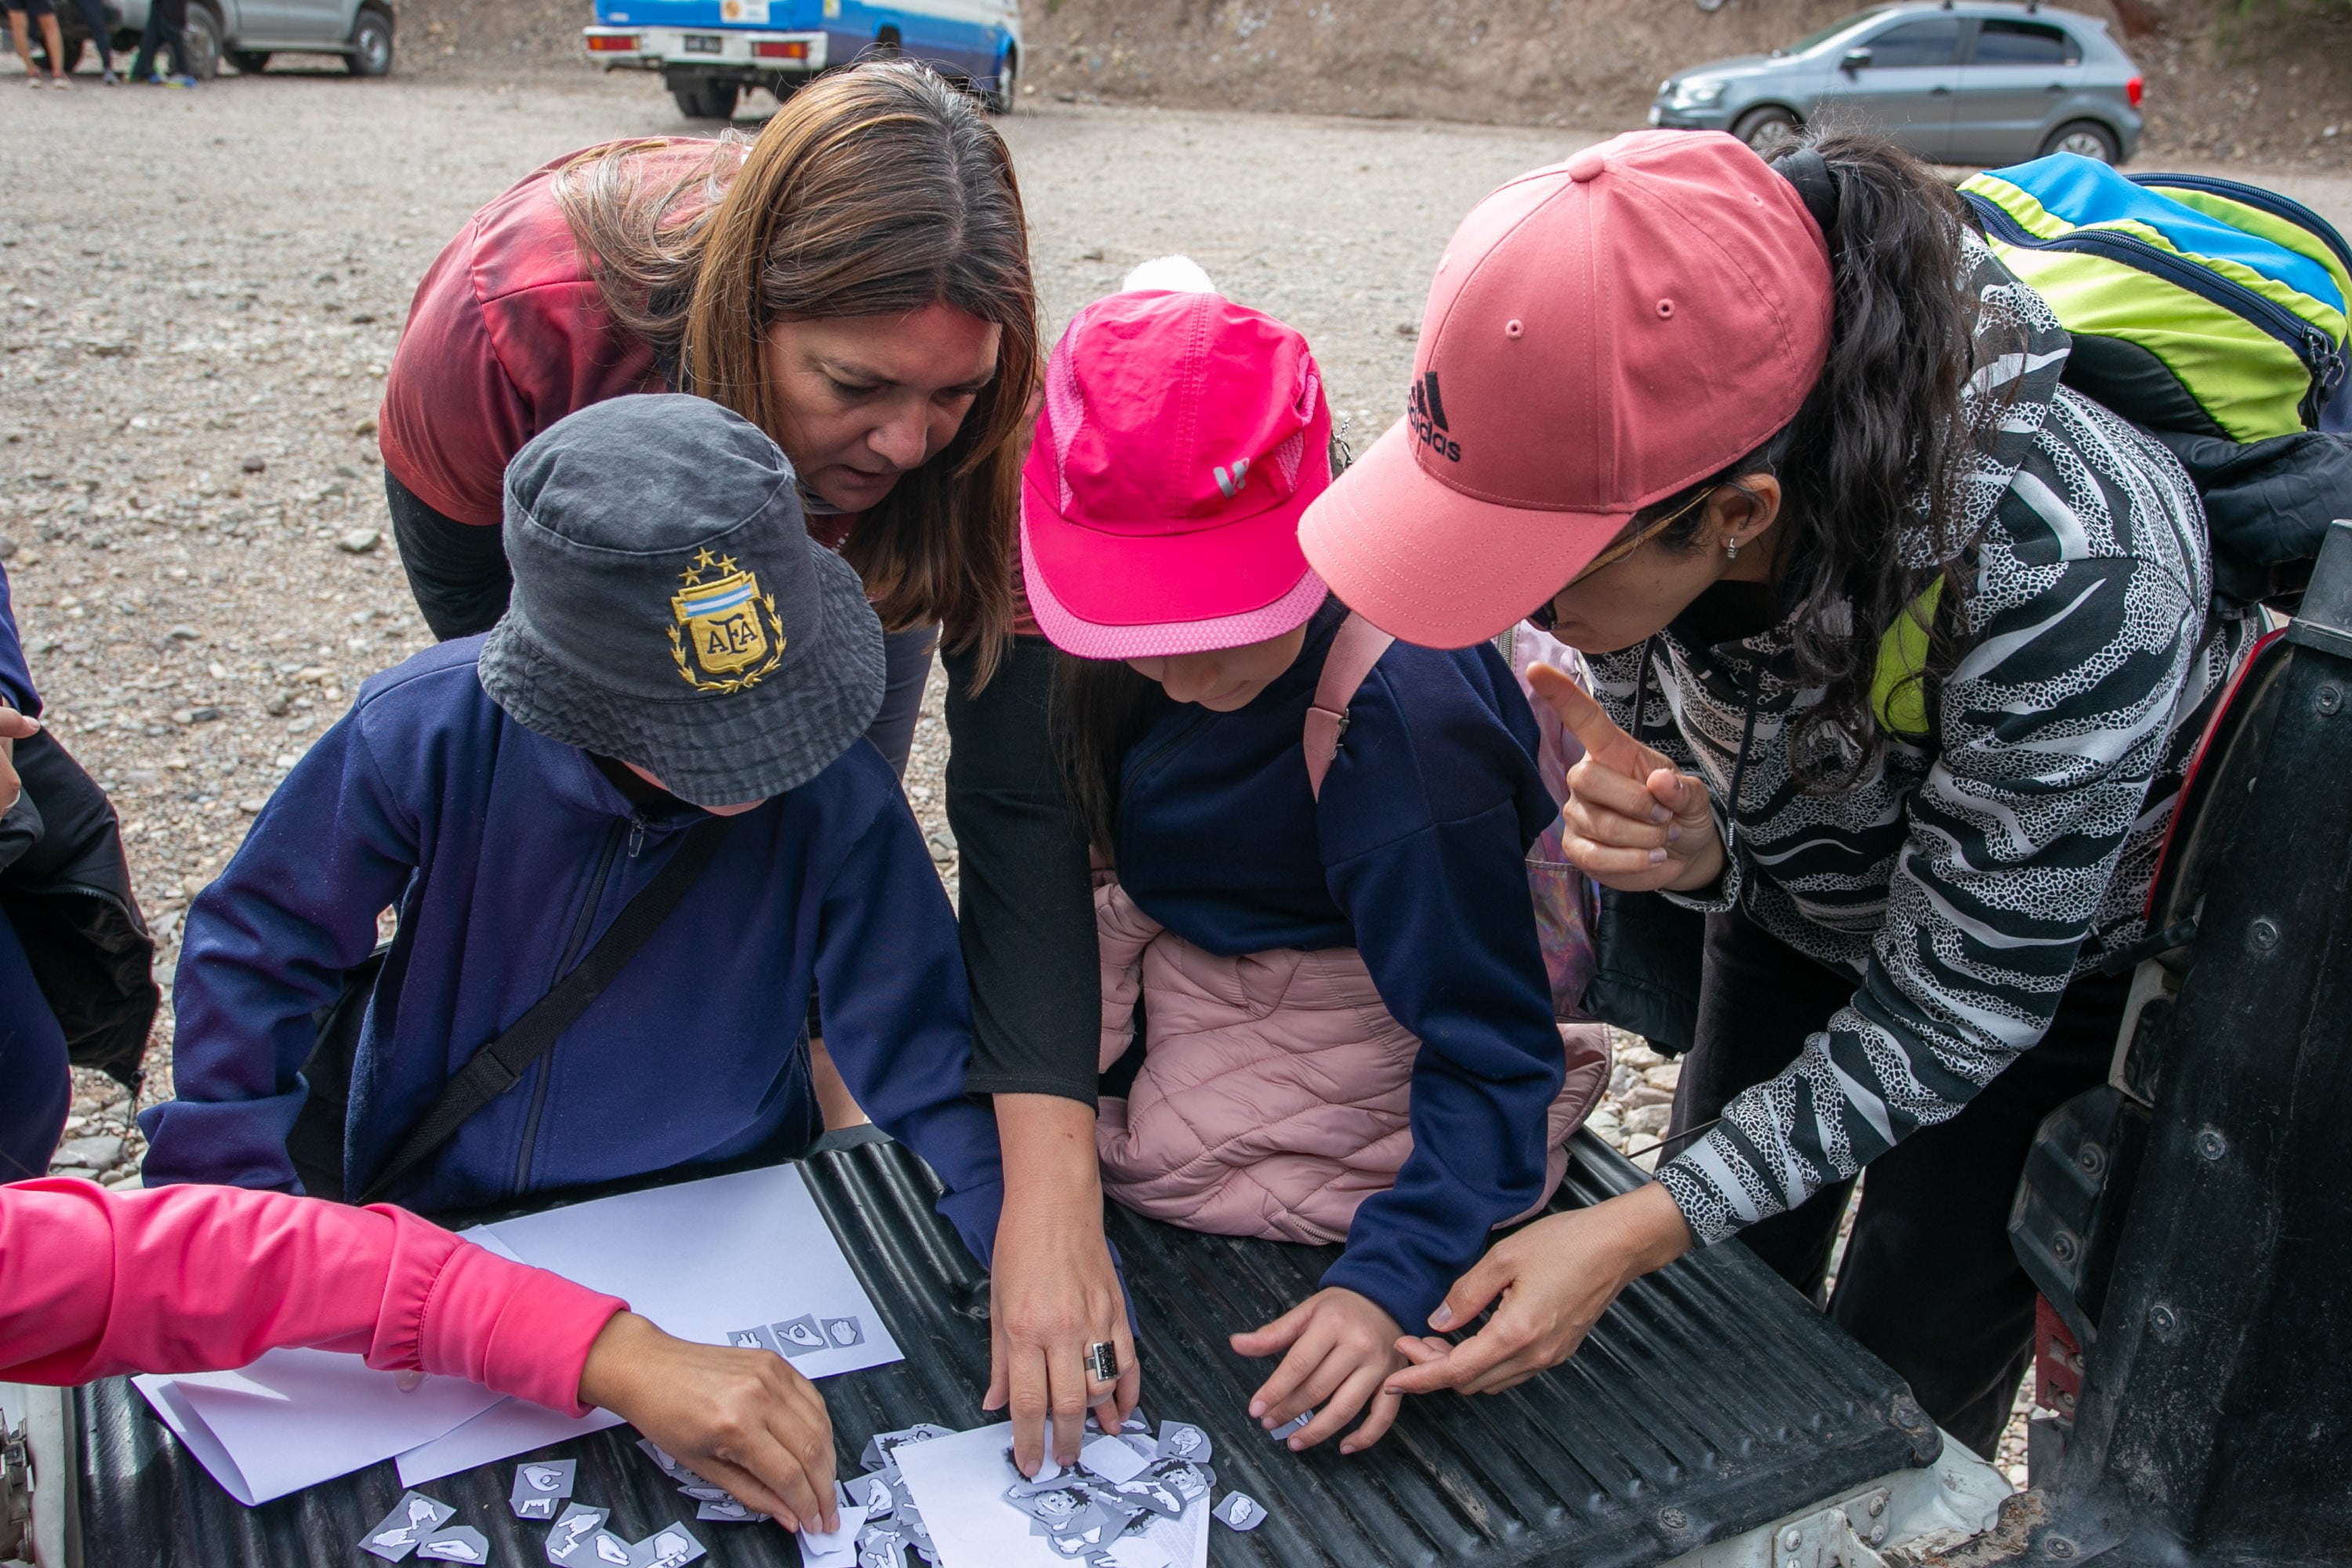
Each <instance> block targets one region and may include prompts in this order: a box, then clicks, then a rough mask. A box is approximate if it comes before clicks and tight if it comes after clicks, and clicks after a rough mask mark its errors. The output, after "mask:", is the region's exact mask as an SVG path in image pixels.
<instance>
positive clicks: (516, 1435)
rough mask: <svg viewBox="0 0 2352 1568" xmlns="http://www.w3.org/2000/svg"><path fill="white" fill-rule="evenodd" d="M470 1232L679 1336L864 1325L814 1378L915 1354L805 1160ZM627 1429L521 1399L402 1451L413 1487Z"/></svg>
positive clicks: (811, 1364) (404, 1479) (805, 1368)
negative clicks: (878, 1298)
mask: <svg viewBox="0 0 2352 1568" xmlns="http://www.w3.org/2000/svg"><path fill="white" fill-rule="evenodd" d="M466 1236H467V1238H468V1239H469V1240H473V1241H478V1242H479V1243H480V1244H481V1245H483V1246H484V1247H488V1248H489V1249H490V1250H492V1251H493V1252H497V1253H499V1254H501V1255H502V1256H504V1257H507V1258H513V1259H514V1260H515V1261H516V1262H518V1263H529V1264H532V1265H535V1266H536V1267H538V1268H546V1269H551V1270H552V1271H553V1272H555V1273H557V1274H561V1275H562V1276H563V1277H564V1278H566V1279H573V1280H576V1281H578V1282H579V1283H581V1284H583V1285H585V1286H587V1287H588V1288H589V1289H592V1290H603V1291H605V1292H607V1293H609V1294H611V1295H614V1296H618V1297H620V1298H622V1299H623V1300H625V1301H627V1302H628V1303H629V1306H630V1308H631V1310H635V1311H636V1312H637V1313H639V1314H640V1315H642V1316H644V1317H647V1318H650V1319H652V1320H653V1321H654V1322H655V1323H656V1325H657V1326H659V1327H660V1328H661V1329H662V1330H664V1331H666V1332H668V1333H672V1334H676V1335H677V1337H678V1338H679V1339H682V1340H695V1341H698V1342H701V1343H703V1344H714V1345H715V1344H725V1343H726V1342H727V1336H728V1335H729V1334H730V1333H731V1332H733V1331H737V1330H740V1329H748V1328H764V1327H767V1326H769V1325H771V1324H774V1323H781V1322H790V1321H796V1320H799V1319H803V1318H806V1319H810V1320H812V1321H814V1322H816V1323H817V1324H819V1325H822V1324H824V1322H825V1321H828V1320H831V1321H835V1322H839V1321H843V1320H845V1319H849V1318H855V1319H856V1320H857V1322H858V1326H859V1331H860V1332H861V1333H862V1334H863V1336H864V1342H863V1343H862V1344H857V1345H852V1346H847V1347H844V1348H834V1347H832V1346H831V1344H830V1342H828V1347H827V1348H826V1349H824V1350H816V1351H810V1352H806V1353H804V1354H802V1355H797V1356H794V1357H793V1358H792V1362H793V1365H794V1366H795V1367H798V1368H799V1369H800V1371H801V1373H803V1375H804V1376H807V1377H811V1378H819V1377H831V1376H833V1375H835V1373H845V1372H856V1371H857V1370H858V1369H859V1368H861V1367H868V1366H881V1365H884V1364H886V1363H890V1362H894V1361H898V1360H901V1359H903V1358H902V1356H901V1355H900V1353H899V1351H898V1344H897V1342H895V1341H893V1340H892V1339H891V1338H890V1331H889V1330H888V1329H887V1327H885V1326H884V1325H883V1322H882V1314H881V1313H879V1312H877V1311H876V1310H874V1303H873V1301H872V1300H869V1299H868V1298H867V1296H866V1290H865V1288H864V1287H863V1286H861V1285H859V1284H858V1283H857V1276H856V1274H855V1273H853V1272H852V1271H851V1269H850V1267H849V1260H848V1259H847V1258H845V1257H843V1256H842V1252H841V1244H840V1243H839V1242H838V1241H837V1240H835V1237H834V1234H833V1230H832V1228H831V1227H830V1226H827V1225H826V1224H825V1223H824V1215H821V1214H819V1213H817V1208H816V1201H815V1200H814V1198H812V1197H810V1196H809V1192H808V1184H807V1183H806V1182H805V1181H803V1179H802V1177H801V1173H800V1168H799V1167H798V1166H796V1165H785V1166H780V1167H774V1168H771V1169H768V1170H761V1171H743V1172H739V1173H736V1174H734V1175H729V1176H712V1177H709V1178H708V1179H707V1180H704V1181H699V1182H687V1183H682V1184H679V1185H677V1186H672V1187H657V1188H655V1189H653V1190H651V1191H647V1192H642V1193H627V1194H622V1195H621V1196H619V1197H612V1198H599V1199H597V1200H595V1201H594V1202H593V1203H584V1204H576V1205H572V1207H570V1208H562V1209H553V1210H551V1211H549V1212H548V1213H546V1214H541V1215H525V1216H524V1217H522V1218H520V1219H511V1220H507V1221H504V1222H503V1223H501V1224H499V1225H495V1226H482V1227H481V1228H479V1229H477V1230H469V1231H467V1232H466ZM618 1425H620V1417H619V1416H617V1415H611V1414H609V1413H608V1412H605V1411H602V1410H599V1411H594V1412H592V1413H591V1414H589V1415H584V1416H583V1417H581V1418H580V1419H579V1420H577V1421H574V1420H572V1419H571V1418H569V1417H567V1416H563V1415H557V1414H556V1413H555V1412H554V1411H552V1410H548V1409H544V1408H542V1407H541V1406H539V1405H530V1404H526V1403H524V1402H523V1401H521V1400H519V1399H510V1400H508V1401H506V1402H505V1403H504V1404H502V1405H498V1406H497V1407H495V1408H493V1409H491V1410H489V1411H487V1412H486V1413H484V1414H483V1415H478V1416H477V1417H475V1418H474V1419H473V1420H471V1421H469V1422H467V1424H466V1425H465V1426H460V1427H458V1428H457V1430H456V1431H454V1432H450V1433H447V1434H446V1435H442V1436H436V1438H435V1439H434V1440H433V1441H431V1442H429V1443H425V1444H423V1445H421V1446H419V1447H415V1448H412V1449H410V1450H409V1451H408V1452H407V1453H404V1454H403V1455H401V1456H400V1481H401V1484H402V1485H403V1486H410V1487H413V1486H421V1485H423V1484H424V1483H425V1482H426V1481H429V1480H435V1479H438V1478H440V1477H442V1476H447V1475H455V1474H456V1473H457V1472H458V1471H459V1470H470V1469H472V1468H474V1467H475V1466H477V1465H487V1464H491V1463H494V1462H495V1461H497V1460H499V1459H504V1458H510V1457H511V1456H513V1455H516V1454H527V1453H529V1452H530V1451H531V1450H532V1449H533V1448H543V1447H546V1446H547V1445H549V1444H551V1443H561V1442H562V1441H563V1440H564V1439H565V1438H567V1437H577V1436H585V1435H586V1434H588V1433H590V1432H601V1431H603V1430H604V1428H605V1427H607V1426H618Z"/></svg>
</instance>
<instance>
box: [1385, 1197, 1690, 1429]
mask: <svg viewBox="0 0 2352 1568" xmlns="http://www.w3.org/2000/svg"><path fill="white" fill-rule="evenodd" d="M1690 1246H1691V1233H1690V1226H1689V1225H1688V1224H1687V1223H1686V1222H1685V1220H1684V1219H1683V1214H1682V1210H1681V1209H1679V1208H1677V1207H1676V1206H1675V1200H1674V1198H1673V1196H1672V1194H1669V1193H1668V1192H1667V1191H1666V1189H1665V1188H1664V1187H1662V1186H1659V1185H1658V1184H1656V1183H1654V1182H1653V1183H1651V1184H1648V1185H1646V1186H1642V1187H1637V1188H1635V1189H1634V1190H1633V1191H1632V1192H1630V1193H1625V1194H1622V1195H1620V1196H1617V1197H1613V1198H1611V1199H1609V1200H1608V1201H1607V1202H1605V1203H1599V1204H1595V1205H1592V1207H1591V1208H1589V1209H1569V1210H1566V1211H1564V1212H1562V1213H1560V1214H1556V1215H1546V1216H1545V1217H1544V1218H1542V1219H1539V1220H1538V1221H1536V1222H1535V1223H1534V1224H1533V1225H1530V1226H1527V1227H1526V1228H1524V1229H1522V1230H1519V1231H1517V1232H1516V1233H1515V1234H1513V1235H1511V1236H1509V1237H1506V1238H1505V1239H1503V1240H1501V1241H1498V1242H1496V1244H1495V1246H1494V1247H1492V1248H1490V1249H1489V1250H1488V1252H1487V1254H1486V1257H1484V1258H1480V1259H1479V1260H1478V1262H1477V1264H1476V1265H1475V1267H1474V1268H1472V1269H1471V1270H1470V1272H1469V1273H1467V1274H1465V1275H1464V1276H1463V1277H1462V1278H1461V1279H1458V1280H1456V1281H1454V1289H1452V1290H1450V1291H1448V1292H1447V1293H1446V1297H1445V1300H1444V1302H1443V1303H1442V1304H1440V1306H1439V1307H1438V1309H1437V1310H1436V1311H1434V1312H1432V1313H1431V1314H1430V1316H1429V1322H1430V1326H1431V1327H1432V1328H1434V1329H1439V1330H1444V1329H1447V1328H1458V1327H1461V1326H1463V1325H1465V1324H1467V1323H1469V1322H1470V1321H1473V1320H1474V1319H1475V1318H1476V1317H1477V1316H1478V1314H1479V1313H1480V1312H1483V1311H1485V1310H1486V1308H1487V1306H1488V1305H1489V1304H1490V1303H1493V1304H1494V1306H1495V1315H1494V1317H1493V1318H1492V1319H1491V1320H1489V1321H1488V1322H1487V1323H1486V1327H1484V1328H1482V1329H1480V1330H1479V1331H1477V1332H1476V1333H1475V1334H1473V1335H1471V1336H1470V1337H1469V1338H1468V1339H1466V1340H1464V1341H1463V1342H1461V1343H1460V1344H1454V1343H1452V1342H1449V1341H1446V1340H1443V1339H1438V1338H1434V1337H1432V1338H1427V1339H1423V1338H1417V1337H1413V1336H1410V1335H1408V1336H1406V1337H1404V1338H1402V1339H1399V1340H1398V1341H1397V1342H1396V1348H1397V1350H1398V1351H1399V1352H1402V1355H1403V1356H1404V1357H1405V1358H1406V1359H1407V1360H1410V1361H1411V1362H1412V1363H1413V1365H1412V1369H1411V1370H1410V1371H1406V1372H1401V1373H1397V1375H1395V1376H1394V1377H1391V1378H1390V1379H1389V1380H1388V1382H1387V1384H1386V1388H1385V1391H1384V1392H1385V1393H1386V1394H1389V1395H1391V1396H1394V1395H1397V1394H1434V1393H1436V1392H1437V1391H1438V1390H1439V1389H1441V1388H1450V1389H1453V1390H1454V1391H1455V1392H1456V1393H1459V1394H1500V1393H1501V1392H1502V1391H1503V1390H1505V1389H1507V1388H1516V1387H1517V1386H1518V1385H1519V1384H1522V1383H1525V1382H1526V1381H1527V1380H1528V1379H1529V1378H1531V1377H1533V1376H1535V1375H1536V1374H1537V1373H1539V1372H1543V1371H1545V1370H1547V1369H1549V1368H1551V1367H1555V1366H1558V1365H1559V1363H1562V1362H1564V1361H1566V1360H1567V1359H1568V1358H1569V1357H1570V1356H1571V1355H1574V1354H1575V1353H1576V1348H1577V1347H1578V1346H1579V1345H1580V1344H1582V1343H1583V1342H1584V1336H1585V1335H1586V1334H1588V1333H1590V1332H1591V1330H1592V1325H1593V1324H1594V1323H1596V1322H1599V1321H1601V1313H1602V1312H1604V1311H1606V1310H1608V1309H1609V1303H1610V1302H1612V1301H1614V1300H1616V1299H1617V1295H1618V1292H1619V1291H1621V1290H1622V1289H1625V1287H1626V1286H1628V1285H1630V1284H1632V1283H1633V1281H1634V1280H1636V1279H1640V1278H1641V1277H1642V1276H1643V1275H1644V1274H1647V1273H1649V1272H1650V1271H1651V1270H1652V1269H1654V1268H1664V1267H1665V1266H1666V1265H1667V1264H1669V1263H1671V1262H1673V1261H1674V1260H1675V1258H1680V1257H1681V1256H1682V1255H1683V1254H1684V1253H1685V1252H1687V1251H1688V1250H1690ZM1497 1297H1499V1298H1501V1300H1499V1301H1496V1298H1497Z"/></svg>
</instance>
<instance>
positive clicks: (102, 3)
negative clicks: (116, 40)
mask: <svg viewBox="0 0 2352 1568" xmlns="http://www.w3.org/2000/svg"><path fill="white" fill-rule="evenodd" d="M76 3H77V4H78V5H80V7H81V25H82V26H83V27H85V28H86V29H88V31H89V41H90V44H91V45H92V47H95V48H96V49H97V50H98V70H99V78H100V80H102V81H104V82H105V83H106V84H107V85H108V86H109V87H111V86H113V85H114V84H115V83H116V82H117V81H118V80H120V78H119V77H117V76H116V75H115V74H114V46H113V45H112V44H111V43H110V42H109V41H108V38H107V29H106V0H76Z"/></svg>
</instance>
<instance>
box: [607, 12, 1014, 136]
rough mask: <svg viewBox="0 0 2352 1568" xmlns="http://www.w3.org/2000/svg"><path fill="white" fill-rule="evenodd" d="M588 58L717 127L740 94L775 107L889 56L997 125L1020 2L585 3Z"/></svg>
mask: <svg viewBox="0 0 2352 1568" xmlns="http://www.w3.org/2000/svg"><path fill="white" fill-rule="evenodd" d="M583 36H584V37H585V39H586V42H587V46H588V58H591V59H593V60H595V61H596V62H598V63H599V64H601V65H603V66H604V68H605V69H607V70H657V71H659V72H661V73H662V80H663V82H664V84H665V85H667V87H668V89H669V90H670V95H671V96H672V97H674V98H676V99H677V107H678V109H679V110H680V111H681V112H683V113H684V114H686V115H687V116H688V118H689V119H694V120H724V119H726V118H727V117H728V116H729V115H730V114H732V113H733V112H734V111H735V103H736V100H737V99H738V98H739V97H740V95H741V93H742V90H743V89H745V88H747V87H752V88H765V89H768V90H769V91H771V92H772V93H774V94H775V95H776V97H777V98H778V99H779V100H782V99H783V98H785V97H787V96H789V95H790V94H791V93H792V91H793V89H795V88H798V87H799V86H800V85H801V84H802V83H803V82H805V81H807V80H809V79H811V78H812V77H814V76H815V75H817V74H818V73H819V72H820V71H823V70H824V69H825V68H828V67H832V66H843V65H847V64H848V63H850V62H851V61H852V60H855V59H856V58H859V57H860V56H862V55H865V54H867V53H869V52H871V51H873V50H876V49H882V50H889V51H896V52H898V53H902V54H904V55H906V56H907V57H908V58H910V59H919V60H922V61H925V62H927V63H929V64H930V65H933V66H936V67H938V68H939V69H940V71H941V72H942V73H943V74H945V75H947V76H950V77H953V78H956V79H960V80H963V81H967V82H970V83H971V86H972V88H973V89H974V90H975V91H977V92H979V93H980V94H981V95H982V97H983V98H985V99H986V100H987V101H988V104H989V107H990V108H992V109H993V110H996V111H997V112H999V113H1003V112H1004V111H1006V110H1010V109H1011V108H1012V107H1013V93H1014V92H1015V91H1017V90H1018V84H1019V77H1020V72H1021V5H1020V0H903V3H902V4H898V5H866V4H863V3H862V0H596V25H595V26H593V27H589V28H586V29H584V35H583Z"/></svg>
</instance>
